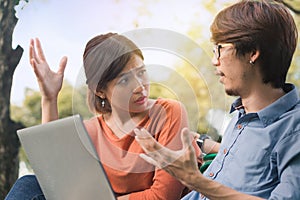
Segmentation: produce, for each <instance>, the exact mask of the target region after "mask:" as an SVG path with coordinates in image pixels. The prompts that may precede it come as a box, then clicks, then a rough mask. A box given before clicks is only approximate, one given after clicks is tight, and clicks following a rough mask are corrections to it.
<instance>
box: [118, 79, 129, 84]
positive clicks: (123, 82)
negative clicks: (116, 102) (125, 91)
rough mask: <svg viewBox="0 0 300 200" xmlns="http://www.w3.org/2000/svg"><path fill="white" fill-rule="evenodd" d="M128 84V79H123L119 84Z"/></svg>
mask: <svg viewBox="0 0 300 200" xmlns="http://www.w3.org/2000/svg"><path fill="white" fill-rule="evenodd" d="M127 82H128V78H122V79H120V80H119V81H118V84H126V83H127Z"/></svg>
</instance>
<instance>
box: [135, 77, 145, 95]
mask: <svg viewBox="0 0 300 200" xmlns="http://www.w3.org/2000/svg"><path fill="white" fill-rule="evenodd" d="M143 90H145V86H144V84H143V80H140V79H139V78H136V79H135V86H134V89H133V92H134V93H138V92H142V91H143Z"/></svg>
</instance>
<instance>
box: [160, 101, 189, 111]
mask: <svg viewBox="0 0 300 200" xmlns="http://www.w3.org/2000/svg"><path fill="white" fill-rule="evenodd" d="M155 105H160V106H162V107H164V108H168V109H172V110H173V109H180V110H181V109H185V107H184V105H183V104H182V102H180V101H178V100H175V99H168V98H158V99H157V100H156V103H155Z"/></svg>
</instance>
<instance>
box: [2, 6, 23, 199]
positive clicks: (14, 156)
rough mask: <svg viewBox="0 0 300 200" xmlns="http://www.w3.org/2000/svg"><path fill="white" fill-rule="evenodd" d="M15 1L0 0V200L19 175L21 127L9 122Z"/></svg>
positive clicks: (16, 52)
mask: <svg viewBox="0 0 300 200" xmlns="http://www.w3.org/2000/svg"><path fill="white" fill-rule="evenodd" d="M18 2H19V0H0V94H1V95H0V199H4V197H5V195H6V194H7V192H8V191H9V189H10V188H11V186H12V184H13V183H14V182H15V180H16V179H17V177H18V171H19V158H18V153H19V147H20V144H19V140H18V137H17V135H16V130H17V129H19V128H21V127H23V126H22V125H21V124H19V123H15V122H13V121H12V120H11V119H10V93H11V86H12V79H13V73H14V71H15V69H16V67H17V65H18V63H19V61H20V59H21V56H22V54H23V49H22V47H20V46H18V47H17V48H16V49H12V35H13V30H14V27H15V25H16V23H17V18H16V17H15V10H14V6H15V5H16V4H18Z"/></svg>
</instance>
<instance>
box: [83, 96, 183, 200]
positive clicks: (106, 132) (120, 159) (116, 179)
mask: <svg viewBox="0 0 300 200" xmlns="http://www.w3.org/2000/svg"><path fill="white" fill-rule="evenodd" d="M85 126H86V128H87V131H88V133H89V135H90V137H91V139H92V141H93V144H94V146H95V148H96V151H97V153H98V155H99V158H100V160H101V163H102V164H103V167H104V169H105V171H106V174H107V176H108V179H109V180H110V183H111V186H112V188H113V190H114V192H115V193H116V195H117V196H119V195H125V194H130V195H129V199H135V200H159V199H164V200H175V199H180V197H181V196H182V192H183V189H184V186H183V185H182V184H181V183H180V182H179V181H177V180H176V179H175V178H173V177H172V176H171V175H169V174H168V173H167V172H165V171H163V170H161V169H155V168H154V166H153V165H151V164H148V163H147V162H146V161H144V160H143V159H141V158H140V157H139V154H140V153H142V152H143V150H142V149H141V147H140V146H139V144H138V143H137V142H136V141H135V139H134V138H135V137H134V136H135V135H134V133H133V131H131V132H129V133H128V134H126V135H125V136H123V137H122V138H118V137H116V136H115V134H114V133H113V132H112V131H111V129H110V128H109V127H108V126H107V125H106V123H105V121H104V119H103V117H102V116H98V117H94V118H92V119H90V120H86V121H85ZM187 126H188V122H187V114H186V111H185V108H184V107H183V106H182V104H181V103H179V102H178V101H175V100H169V99H157V100H156V102H155V104H154V106H153V107H152V108H151V109H150V112H149V114H148V116H146V117H145V118H144V119H143V120H142V121H141V122H140V123H139V124H137V127H140V128H141V127H143V128H145V129H147V130H148V131H149V132H150V133H151V134H152V135H153V137H154V138H155V139H156V140H157V141H158V142H159V143H161V144H162V145H164V146H167V147H168V148H170V149H173V150H178V149H181V147H182V144H181V140H180V135H181V134H180V133H181V129H182V128H183V127H187Z"/></svg>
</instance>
